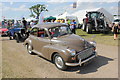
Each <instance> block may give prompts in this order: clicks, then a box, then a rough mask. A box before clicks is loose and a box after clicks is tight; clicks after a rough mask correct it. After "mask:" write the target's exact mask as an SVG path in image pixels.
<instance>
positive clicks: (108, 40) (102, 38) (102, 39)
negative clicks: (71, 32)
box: [76, 29, 120, 46]
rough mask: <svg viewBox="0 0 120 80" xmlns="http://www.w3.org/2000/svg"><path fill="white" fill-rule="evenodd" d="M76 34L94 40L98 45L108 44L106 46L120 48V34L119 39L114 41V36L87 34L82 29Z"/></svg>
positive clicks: (110, 34)
mask: <svg viewBox="0 0 120 80" xmlns="http://www.w3.org/2000/svg"><path fill="white" fill-rule="evenodd" d="M76 34H77V35H79V36H81V37H83V38H84V39H86V40H94V41H96V42H97V43H98V44H99V43H100V44H106V45H112V46H118V45H120V44H119V43H120V34H119V39H118V40H114V39H113V34H112V33H109V34H103V33H93V34H87V33H86V32H84V31H83V30H81V29H77V30H76Z"/></svg>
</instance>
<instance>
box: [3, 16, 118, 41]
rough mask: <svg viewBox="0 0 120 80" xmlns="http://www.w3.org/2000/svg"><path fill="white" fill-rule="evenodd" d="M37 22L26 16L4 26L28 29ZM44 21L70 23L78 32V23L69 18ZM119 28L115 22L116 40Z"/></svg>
mask: <svg viewBox="0 0 120 80" xmlns="http://www.w3.org/2000/svg"><path fill="white" fill-rule="evenodd" d="M37 23H38V21H34V20H31V21H26V19H25V18H22V20H16V21H15V20H11V21H10V20H8V21H2V26H6V27H7V28H8V29H9V28H10V27H12V26H19V27H23V28H25V29H28V28H32V27H33V26H34V25H36V24H37ZM43 23H65V24H68V26H69V28H70V29H71V31H72V32H73V33H74V34H76V26H77V23H76V21H75V20H70V19H67V20H66V21H65V20H64V19H57V20H55V19H51V20H43ZM119 30H120V23H113V24H112V32H113V34H114V40H116V39H117V38H118V34H119Z"/></svg>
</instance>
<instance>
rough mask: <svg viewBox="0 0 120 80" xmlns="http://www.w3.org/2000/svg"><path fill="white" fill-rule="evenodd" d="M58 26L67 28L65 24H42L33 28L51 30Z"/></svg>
mask: <svg viewBox="0 0 120 80" xmlns="http://www.w3.org/2000/svg"><path fill="white" fill-rule="evenodd" d="M57 26H67V24H65V23H42V24H37V25H34V26H33V28H35V27H37V28H51V27H57Z"/></svg>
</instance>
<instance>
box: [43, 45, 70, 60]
mask: <svg viewBox="0 0 120 80" xmlns="http://www.w3.org/2000/svg"><path fill="white" fill-rule="evenodd" d="M66 49H67V46H62V45H58V44H54V45H46V46H44V47H43V48H42V53H43V54H44V56H45V57H46V58H47V59H49V60H51V59H52V58H51V57H52V55H53V54H55V53H59V54H60V56H61V57H62V58H63V59H64V61H68V59H69V57H70V54H69V53H68V51H67V50H66Z"/></svg>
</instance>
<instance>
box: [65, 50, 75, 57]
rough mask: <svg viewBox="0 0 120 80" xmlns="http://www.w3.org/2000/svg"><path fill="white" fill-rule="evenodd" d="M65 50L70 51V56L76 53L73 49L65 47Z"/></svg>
mask: <svg viewBox="0 0 120 80" xmlns="http://www.w3.org/2000/svg"><path fill="white" fill-rule="evenodd" d="M67 50H68V51H69V52H70V54H71V56H74V55H75V54H76V51H75V50H74V49H67Z"/></svg>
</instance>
